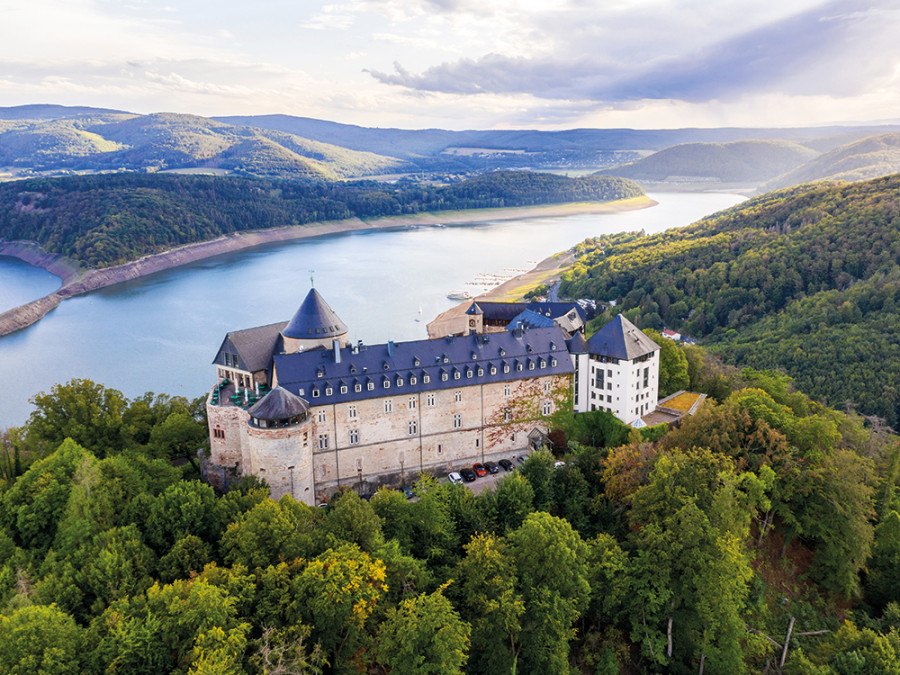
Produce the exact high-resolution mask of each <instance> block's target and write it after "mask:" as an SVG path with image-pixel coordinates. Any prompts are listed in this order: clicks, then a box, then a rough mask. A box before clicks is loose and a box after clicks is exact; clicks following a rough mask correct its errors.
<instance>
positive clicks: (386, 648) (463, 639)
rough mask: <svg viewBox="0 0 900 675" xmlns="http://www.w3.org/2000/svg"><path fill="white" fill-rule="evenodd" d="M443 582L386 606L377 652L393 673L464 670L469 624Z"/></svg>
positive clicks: (410, 674)
mask: <svg viewBox="0 0 900 675" xmlns="http://www.w3.org/2000/svg"><path fill="white" fill-rule="evenodd" d="M444 588H445V586H442V587H441V588H439V589H438V590H437V591H435V592H434V593H431V594H424V593H423V594H421V595H418V596H415V597H412V598H407V599H406V600H404V601H403V602H402V603H400V606H399V607H398V608H396V609H394V608H391V609H389V610H388V612H387V615H386V616H385V618H384V621H382V623H381V625H380V627H379V629H378V637H377V647H376V650H375V652H376V656H377V659H378V661H379V663H381V664H382V665H384V666H387V667H388V668H389V669H390V672H391V673H395V674H396V675H429V674H434V675H437V674H440V675H453V674H454V673H460V674H461V673H463V672H464V668H465V665H466V661H467V659H468V652H469V633H470V628H469V624H467V623H466V622H464V621H463V620H462V619H460V618H459V614H458V613H457V612H456V610H455V609H453V606H452V605H451V604H450V601H449V600H447V598H445V597H444V596H443V593H442V591H443V590H444Z"/></svg>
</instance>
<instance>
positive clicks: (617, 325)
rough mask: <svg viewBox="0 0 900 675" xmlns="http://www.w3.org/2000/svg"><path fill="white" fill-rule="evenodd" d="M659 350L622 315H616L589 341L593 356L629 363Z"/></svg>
mask: <svg viewBox="0 0 900 675" xmlns="http://www.w3.org/2000/svg"><path fill="white" fill-rule="evenodd" d="M658 349H659V345H658V344H656V343H655V342H654V341H653V340H651V339H650V338H648V337H647V336H646V335H644V334H643V333H642V332H641V331H640V329H639V328H638V327H637V326H635V325H634V324H633V323H631V322H630V321H629V320H628V319H626V318H625V317H624V316H622V315H621V314H618V315H616V316H615V317H614V318H613V319H612V320H611V321H610V322H609V323H607V324H606V325H605V326H603V328H601V329H600V330H598V331H597V332H596V333H594V335H593V337H591V339H590V340H588V350H589V351H590V353H591V354H596V355H598V356H612V357H614V358H617V359H627V360H629V361H631V360H632V359H636V358H637V357H639V356H643V355H644V354H650V353H651V352H655V351H656V350H658Z"/></svg>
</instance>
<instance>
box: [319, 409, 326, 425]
mask: <svg viewBox="0 0 900 675" xmlns="http://www.w3.org/2000/svg"><path fill="white" fill-rule="evenodd" d="M327 419H328V415H327V413H326V412H325V411H324V410H320V411H319V424H324V423H325V421H326V420H327Z"/></svg>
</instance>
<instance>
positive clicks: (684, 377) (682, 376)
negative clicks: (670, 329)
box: [644, 329, 691, 397]
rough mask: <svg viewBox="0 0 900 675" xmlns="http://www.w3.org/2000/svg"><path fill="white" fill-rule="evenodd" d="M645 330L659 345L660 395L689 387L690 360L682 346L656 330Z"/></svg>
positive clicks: (666, 394)
mask: <svg viewBox="0 0 900 675" xmlns="http://www.w3.org/2000/svg"><path fill="white" fill-rule="evenodd" d="M644 332H645V333H646V334H647V336H648V337H649V338H650V339H651V340H653V341H654V342H655V343H656V344H658V345H659V395H660V397H663V396H668V395H669V394H674V393H675V392H676V391H680V390H682V389H687V388H688V387H689V386H690V384H691V380H690V377H689V376H688V360H687V357H686V356H685V355H684V352H683V351H682V350H681V347H679V346H678V344H677V343H676V342H675V341H674V340H667V339H665V338H664V337H662V336H661V335H660V334H659V333H657V332H656V331H654V330H649V329H646V330H644Z"/></svg>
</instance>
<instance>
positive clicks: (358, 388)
mask: <svg viewBox="0 0 900 675" xmlns="http://www.w3.org/2000/svg"><path fill="white" fill-rule="evenodd" d="M353 391H355V392H360V391H362V385H361V384H359V383H358V382H357V383H356V384H354V385H353Z"/></svg>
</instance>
